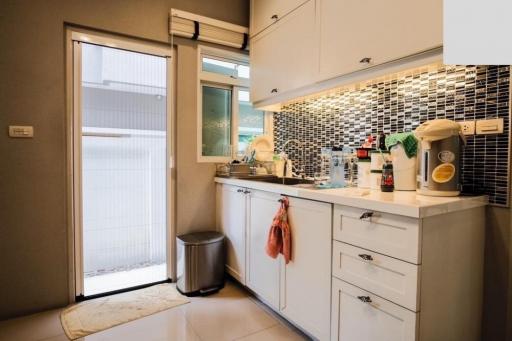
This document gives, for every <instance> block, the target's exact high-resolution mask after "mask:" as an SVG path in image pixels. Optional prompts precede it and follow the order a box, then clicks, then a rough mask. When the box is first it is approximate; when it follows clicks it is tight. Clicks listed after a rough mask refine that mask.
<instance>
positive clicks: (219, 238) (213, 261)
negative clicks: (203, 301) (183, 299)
mask: <svg viewBox="0 0 512 341" xmlns="http://www.w3.org/2000/svg"><path fill="white" fill-rule="evenodd" d="M176 239H177V245H178V250H177V251H178V282H177V288H178V290H179V291H180V292H181V293H183V294H185V295H190V296H191V295H198V294H208V293H213V292H216V291H218V290H220V289H221V288H222V287H223V286H224V264H225V261H224V257H225V254H224V236H223V235H222V234H221V233H218V232H215V231H205V232H194V233H188V234H184V235H181V236H178V237H176Z"/></svg>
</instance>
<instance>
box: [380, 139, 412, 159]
mask: <svg viewBox="0 0 512 341" xmlns="http://www.w3.org/2000/svg"><path fill="white" fill-rule="evenodd" d="M385 142H386V148H387V149H389V148H391V147H393V146H394V145H396V144H398V143H401V144H402V146H403V147H404V151H405V155H407V157H408V158H409V159H410V158H412V157H414V156H416V153H417V150H418V140H416V137H414V134H413V133H396V134H391V135H388V136H386V141H385Z"/></svg>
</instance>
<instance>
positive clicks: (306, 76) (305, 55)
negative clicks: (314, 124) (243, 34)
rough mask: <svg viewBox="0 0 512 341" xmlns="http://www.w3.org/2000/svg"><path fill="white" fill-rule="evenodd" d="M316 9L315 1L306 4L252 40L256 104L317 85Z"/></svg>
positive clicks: (254, 99) (252, 91)
mask: <svg viewBox="0 0 512 341" xmlns="http://www.w3.org/2000/svg"><path fill="white" fill-rule="evenodd" d="M315 6H316V1H315V0H311V1H309V2H307V3H306V4H304V5H303V6H301V7H299V8H298V9H297V10H295V11H293V12H292V13H290V14H289V15H287V16H286V17H284V18H283V19H282V20H279V22H278V23H276V24H275V25H272V27H270V28H269V29H268V30H265V32H262V33H261V34H259V35H258V36H257V37H255V38H254V39H252V40H251V51H250V52H251V96H252V97H251V101H252V102H253V103H254V102H258V101H262V100H265V99H271V98H272V97H275V96H277V95H280V94H282V93H286V92H287V91H289V90H293V89H297V88H300V87H302V86H305V85H308V84H312V83H313V82H314V80H315V78H316V76H317V73H318V49H317V36H316V34H315V33H316V31H317V30H316V17H315ZM269 104H270V103H269Z"/></svg>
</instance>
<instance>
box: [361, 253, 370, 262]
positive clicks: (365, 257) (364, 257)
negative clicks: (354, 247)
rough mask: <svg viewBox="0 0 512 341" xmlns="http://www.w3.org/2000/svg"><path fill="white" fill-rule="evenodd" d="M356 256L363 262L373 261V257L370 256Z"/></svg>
mask: <svg viewBox="0 0 512 341" xmlns="http://www.w3.org/2000/svg"><path fill="white" fill-rule="evenodd" d="M358 256H359V257H361V258H362V259H364V260H367V261H372V260H373V257H372V256H371V255H367V254H364V253H363V254H360V255H358Z"/></svg>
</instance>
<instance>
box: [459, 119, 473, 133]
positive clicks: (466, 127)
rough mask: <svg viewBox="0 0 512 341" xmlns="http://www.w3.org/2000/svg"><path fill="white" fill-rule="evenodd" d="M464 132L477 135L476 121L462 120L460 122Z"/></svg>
mask: <svg viewBox="0 0 512 341" xmlns="http://www.w3.org/2000/svg"><path fill="white" fill-rule="evenodd" d="M459 124H460V128H461V129H462V134H464V135H475V121H461V122H459Z"/></svg>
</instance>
